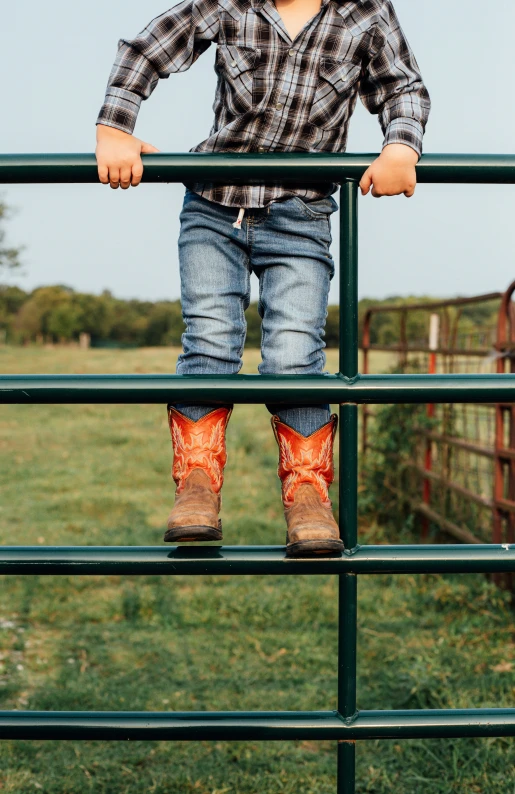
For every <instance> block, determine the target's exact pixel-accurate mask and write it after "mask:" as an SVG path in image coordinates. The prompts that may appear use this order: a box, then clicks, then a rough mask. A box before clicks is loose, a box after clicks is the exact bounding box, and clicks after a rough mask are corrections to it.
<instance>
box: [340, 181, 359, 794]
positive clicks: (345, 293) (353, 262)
mask: <svg viewBox="0 0 515 794" xmlns="http://www.w3.org/2000/svg"><path fill="white" fill-rule="evenodd" d="M340 372H341V374H342V375H345V376H346V377H347V378H353V377H355V376H356V375H357V374H358V185H357V183H356V182H350V181H348V182H345V183H343V184H342V187H341V190H340ZM357 494H358V408H357V405H342V406H341V407H340V535H341V537H342V540H343V542H344V544H345V548H346V549H352V548H354V547H355V546H356V544H357V542H358V503H357V498H358V497H357ZM357 595H358V594H357V578H356V576H355V575H353V574H343V575H341V576H339V595H338V711H339V712H340V714H341V715H342V716H343V717H344V718H346V719H348V718H350V717H352V716H353V715H354V714H355V712H356V642H357ZM337 790H338V794H355V790H356V744H355V742H345V741H341V742H339V743H338V783H337Z"/></svg>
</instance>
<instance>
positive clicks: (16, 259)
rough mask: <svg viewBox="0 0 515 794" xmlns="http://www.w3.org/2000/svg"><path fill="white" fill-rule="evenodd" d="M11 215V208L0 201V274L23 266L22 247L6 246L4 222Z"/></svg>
mask: <svg viewBox="0 0 515 794" xmlns="http://www.w3.org/2000/svg"><path fill="white" fill-rule="evenodd" d="M8 217H9V208H8V207H7V205H6V204H4V203H3V202H1V201H0V275H1V274H3V273H5V272H8V271H10V270H16V269H17V268H19V267H21V262H20V251H21V249H20V248H8V247H6V246H5V237H6V232H5V229H4V223H5V221H6V219H7V218H8Z"/></svg>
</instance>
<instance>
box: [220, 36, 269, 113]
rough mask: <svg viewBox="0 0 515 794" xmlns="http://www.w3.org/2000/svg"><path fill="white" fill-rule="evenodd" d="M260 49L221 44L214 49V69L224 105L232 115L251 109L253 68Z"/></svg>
mask: <svg viewBox="0 0 515 794" xmlns="http://www.w3.org/2000/svg"><path fill="white" fill-rule="evenodd" d="M260 54H261V51H260V50H258V49H255V48H253V47H240V46H237V45H235V44H221V45H220V46H219V47H218V48H217V51H216V63H215V70H216V72H217V74H218V77H219V80H220V81H221V89H222V92H223V99H224V105H225V107H226V109H227V110H228V111H229V113H231V114H232V115H234V116H239V115H241V114H242V113H246V112H247V111H249V110H251V108H252V105H253V99H252V95H253V86H254V70H255V68H256V64H257V61H258V58H259V56H260Z"/></svg>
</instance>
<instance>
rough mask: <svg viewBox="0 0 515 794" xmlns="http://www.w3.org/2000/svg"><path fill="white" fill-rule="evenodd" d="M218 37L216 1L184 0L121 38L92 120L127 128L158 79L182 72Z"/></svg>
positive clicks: (131, 126) (117, 127)
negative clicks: (134, 33) (130, 35)
mask: <svg viewBox="0 0 515 794" xmlns="http://www.w3.org/2000/svg"><path fill="white" fill-rule="evenodd" d="M217 37H218V3H217V2H216V1H213V0H184V2H182V3H179V4H178V5H176V6H174V7H173V8H171V9H170V10H169V11H166V12H165V13H164V14H162V15H161V16H159V17H157V18H156V19H154V20H153V21H152V22H151V23H150V24H149V25H147V27H146V28H145V29H144V30H143V31H142V32H141V33H140V34H139V36H137V37H136V38H135V39H132V40H130V41H129V40H125V39H122V40H121V41H120V42H119V45H118V54H117V57H116V60H115V62H114V65H113V68H112V70H111V74H110V76H109V81H108V83H107V90H106V96H105V100H104V104H103V105H102V108H101V110H100V113H99V116H98V119H97V124H105V125H106V126H108V127H115V128H116V129H119V130H122V131H123V132H128V133H132V132H133V131H134V127H135V125H136V119H137V116H138V112H139V109H140V106H141V103H142V101H143V100H144V99H148V97H149V96H150V94H151V93H152V91H153V90H154V88H155V87H156V85H157V83H158V81H159V80H160V79H161V80H162V79H165V78H167V77H169V76H170V75H171V74H172V73H174V72H185V71H186V70H187V69H189V68H190V66H191V65H192V64H193V63H195V61H196V60H197V58H198V57H199V55H201V54H202V53H203V52H204V51H205V50H207V49H208V47H209V46H210V44H211V42H212V41H216V39H217Z"/></svg>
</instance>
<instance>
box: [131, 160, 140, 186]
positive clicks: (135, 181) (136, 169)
mask: <svg viewBox="0 0 515 794" xmlns="http://www.w3.org/2000/svg"><path fill="white" fill-rule="evenodd" d="M142 176H143V163H142V162H141V160H140V161H139V162H138V163H135V164H134V165H133V166H132V182H131V185H132V187H138V185H139V183H140V182H141V177H142Z"/></svg>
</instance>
